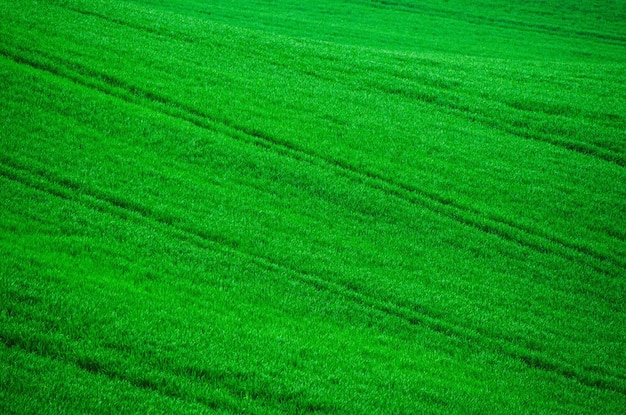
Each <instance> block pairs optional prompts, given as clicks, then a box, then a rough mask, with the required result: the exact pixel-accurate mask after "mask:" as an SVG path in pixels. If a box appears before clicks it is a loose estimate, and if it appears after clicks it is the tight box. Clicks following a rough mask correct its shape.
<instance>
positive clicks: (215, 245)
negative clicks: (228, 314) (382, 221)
mask: <svg viewBox="0 0 626 415" xmlns="http://www.w3.org/2000/svg"><path fill="white" fill-rule="evenodd" d="M0 176H3V177H5V178H7V179H9V180H12V181H14V182H17V183H21V184H22V185H25V186H27V187H31V188H34V189H37V190H39V191H42V192H45V193H48V194H51V195H53V196H56V197H59V198H61V199H64V200H68V201H72V202H76V203H81V204H83V205H84V206H87V207H89V208H91V209H95V210H97V211H100V212H102V213H105V214H111V215H114V216H117V217H121V218H123V219H125V220H133V221H137V222H148V223H149V224H150V225H151V226H153V227H155V228H160V229H162V230H164V231H165V232H167V233H169V234H170V235H172V236H174V237H176V238H178V239H180V240H181V241H182V242H185V243H190V244H192V245H195V246H197V247H198V248H200V249H212V250H219V251H222V252H225V253H228V254H233V255H236V256H239V257H242V258H245V259H246V260H247V261H249V262H250V263H253V264H255V265H257V266H259V267H260V268H261V269H265V270H267V271H269V272H270V273H271V274H278V275H286V276H289V277H291V278H293V279H295V280H297V281H299V282H300V283H302V284H304V285H308V286H311V287H314V288H315V289H317V290H324V291H327V292H330V293H332V294H334V295H338V296H341V297H343V298H345V299H346V300H348V301H351V302H354V303H357V304H360V305H362V306H363V307H367V308H370V309H371V310H374V311H376V312H379V313H382V314H387V315H390V316H392V317H395V318H398V319H401V320H403V321H405V322H407V323H408V324H409V325H411V326H422V327H424V328H426V329H428V330H432V331H434V332H437V333H440V334H443V335H445V336H448V337H452V338H456V339H459V340H461V341H463V342H466V343H469V344H473V345H478V344H482V345H486V346H488V347H489V348H490V349H492V350H494V351H496V352H498V353H502V354H505V355H507V356H509V357H510V358H513V359H516V360H519V361H521V362H523V363H524V364H526V365H527V366H528V367H529V368H534V369H539V370H543V371H548V372H553V373H556V374H558V375H560V376H563V377H566V378H569V379H575V380H577V381H578V382H580V383H582V384H584V385H586V386H589V387H593V388H600V389H606V390H611V391H616V392H619V393H622V394H626V385H625V384H624V382H623V379H622V378H621V377H620V376H619V375H614V374H607V373H605V374H604V375H602V374H600V373H596V372H593V371H589V370H579V369H577V368H576V367H574V366H572V365H570V364H569V363H566V362H564V361H558V360H556V359H553V358H550V357H548V356H546V355H545V353H542V352H540V351H536V350H531V349H529V348H526V347H524V346H519V345H517V344H515V342H512V341H510V340H507V339H506V338H498V336H497V335H495V336H494V334H492V333H487V332H484V331H481V330H476V329H473V328H471V327H468V326H462V325H459V324H456V323H450V322H447V321H445V320H443V319H440V318H438V317H434V316H432V315H431V314H429V311H428V310H427V309H423V308H418V307H414V308H409V307H406V306H401V305H398V304H395V303H394V302H392V301H390V300H379V299H376V298H373V297H371V296H369V295H367V294H364V293H361V292H359V291H357V290H354V289H352V288H349V287H346V286H344V285H342V284H338V283H336V282H333V281H329V280H327V279H325V278H324V277H321V276H319V275H315V274H313V273H311V272H307V271H303V270H299V269H296V268H293V267H291V266H289V265H285V264H281V263H279V262H277V261H276V260H274V259H272V258H270V257H265V256H260V255H256V254H252V253H249V252H246V251H244V250H242V249H240V248H239V247H238V245H237V244H236V243H235V242H233V241H230V240H228V239H226V238H224V237H222V236H219V235H212V234H211V233H210V232H208V231H205V230H200V229H196V228H193V227H190V226H188V225H186V224H184V223H183V222H181V221H179V220H178V219H177V218H175V217H173V216H171V215H167V214H165V213H161V212H157V211H155V210H153V209H151V208H149V207H147V206H143V205H141V204H139V203H135V202H131V201H127V200H124V199H121V198H119V197H117V196H114V195H111V194H108V193H106V192H103V191H101V190H95V189H91V188H88V187H86V186H82V185H80V184H77V183H75V182H73V181H72V180H70V179H66V178H62V177H58V176H56V175H55V174H54V173H52V172H50V171H47V170H45V169H44V168H42V167H38V166H36V165H35V164H34V163H29V166H28V167H26V166H24V165H21V164H20V163H18V162H16V161H14V160H11V159H9V158H8V157H6V156H3V157H0Z"/></svg>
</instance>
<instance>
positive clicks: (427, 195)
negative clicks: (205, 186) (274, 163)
mask: <svg viewBox="0 0 626 415" xmlns="http://www.w3.org/2000/svg"><path fill="white" fill-rule="evenodd" d="M29 52H30V53H31V54H35V55H36V58H35V59H33V58H29V57H26V56H24V55H20V54H19V53H16V52H10V51H7V50H6V48H5V49H2V48H0V55H4V56H5V57H7V58H9V59H11V60H13V61H15V62H17V63H19V64H23V65H27V66H30V67H32V68H35V69H38V70H42V71H44V72H47V73H51V74H53V75H56V76H58V77H61V78H64V79H67V80H70V81H72V82H74V83H77V84H79V85H82V86H84V87H87V88H89V89H93V90H96V91H98V92H101V93H104V94H106V95H108V96H111V97H114V98H117V99H121V100H123V101H125V102H128V103H131V104H135V105H139V106H142V107H147V108H150V109H152V110H154V111H156V112H159V113H162V114H164V115H167V116H170V117H173V118H176V119H179V120H182V121H185V122H189V123H191V124H193V125H195V126H197V127H199V128H202V129H208V130H210V131H214V132H217V133H221V134H225V135H226V136H229V137H231V138H233V139H235V140H239V141H242V142H245V143H248V144H252V145H255V146H258V147H261V148H264V149H267V150H269V151H273V152H275V153H277V154H280V155H282V156H285V157H288V158H291V159H294V160H296V161H299V162H303V163H307V164H310V165H315V166H318V167H320V168H330V169H331V170H334V171H335V172H336V173H338V174H339V175H341V176H343V177H346V178H348V179H350V180H353V181H356V182H358V183H363V184H366V185H368V186H370V187H371V188H373V189H376V190H379V191H382V192H383V193H385V194H388V195H390V196H392V197H395V198H398V199H400V200H403V201H405V202H408V203H410V204H415V205H418V206H422V207H424V208H426V209H428V210H430V211H432V212H434V213H436V214H439V215H441V216H443V217H446V218H448V219H451V220H454V221H456V222H458V223H461V224H463V225H466V226H468V227H470V228H473V229H476V230H478V231H482V232H484V233H487V234H491V235H494V236H496V237H499V238H501V239H504V240H507V241H509V242H513V243H516V244H518V245H521V246H524V247H527V248H530V249H532V250H535V251H537V252H540V253H552V254H554V255H557V256H559V257H561V258H563V259H566V260H568V261H574V262H578V263H583V264H585V265H587V266H590V267H591V268H592V269H594V270H595V271H597V272H600V273H602V274H604V275H607V276H609V277H612V276H615V275H621V273H622V272H623V271H624V269H626V263H625V262H624V261H622V260H620V259H619V258H615V257H613V256H611V255H609V254H606V253H602V252H598V251H596V250H593V249H592V248H590V247H588V246H584V245H580V244H574V243H569V242H568V241H566V240H565V239H563V238H562V237H558V236H556V235H549V234H546V233H544V232H541V231H538V230H536V229H534V228H531V227H529V226H525V225H522V224H518V223H515V222H514V221H511V220H509V219H507V218H502V217H500V216H497V215H494V214H492V213H488V212H481V211H479V210H477V209H474V208H472V207H470V206H463V205H461V204H459V203H457V202H456V201H454V200H452V199H450V198H446V197H443V196H441V195H438V194H437V193H434V192H429V191H426V190H424V189H419V188H416V187H414V186H410V185H407V184H404V183H397V182H394V181H393V180H389V179H388V178H386V177H384V176H383V175H381V174H379V173H376V172H372V171H367V170H359V169H357V168H356V167H354V166H352V165H351V164H350V163H349V162H347V161H343V160H339V159H333V158H331V157H328V156H324V155H320V154H318V153H316V152H314V151H311V150H308V149H306V148H301V147H299V146H297V145H295V144H293V143H290V142H288V141H285V140H280V139H276V138H274V137H271V136H269V135H267V134H265V133H263V132H261V131H258V130H255V129H250V128H247V127H242V126H238V125H235V124H233V123H232V122H229V121H227V120H216V119H214V118H211V117H209V116H207V115H206V114H203V113H202V112H200V111H198V110H196V109H194V108H192V107H189V106H187V105H184V104H181V103H178V102H176V101H172V100H170V99H167V98H165V97H162V96H159V95H157V94H155V93H153V92H150V91H147V90H145V89H141V88H137V87H135V86H133V85H130V84H128V83H126V82H124V81H121V80H119V79H116V78H113V77H111V76H109V75H106V74H101V73H99V72H95V71H93V70H90V69H88V68H85V67H83V66H82V65H79V64H77V63H72V64H71V66H70V64H69V63H66V62H64V61H63V60H62V59H60V58H55V57H50V56H47V55H45V54H42V53H39V52H34V51H26V53H29ZM37 55H38V56H37ZM37 58H39V59H37ZM51 60H52V61H54V63H53V62H50V61H51ZM70 67H71V68H72V69H69V68H70Z"/></svg>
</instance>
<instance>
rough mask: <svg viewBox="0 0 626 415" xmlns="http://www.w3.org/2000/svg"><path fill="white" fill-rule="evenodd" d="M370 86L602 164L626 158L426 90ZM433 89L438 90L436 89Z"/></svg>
mask: <svg viewBox="0 0 626 415" xmlns="http://www.w3.org/2000/svg"><path fill="white" fill-rule="evenodd" d="M370 86H371V87H373V88H375V89H377V90H378V91H381V92H383V93H386V94H392V95H400V96H404V97H406V98H408V99H411V100H416V101H419V102H422V103H424V104H427V105H432V106H434V107H436V108H439V109H443V110H447V111H451V112H453V113H454V115H456V116H458V117H460V118H463V119H466V120H469V121H472V122H478V123H480V124H482V125H484V126H486V127H489V128H495V129H498V130H500V131H503V132H505V133H507V134H511V135H513V136H515V137H518V138H521V139H523V140H530V141H537V142H541V143H546V144H551V145H553V146H556V147H560V148H562V149H565V150H568V151H573V152H576V153H579V154H583V155H586V156H591V157H594V158H597V159H599V160H602V161H605V162H609V163H614V164H617V165H618V166H620V167H624V166H626V159H625V158H624V156H623V155H622V154H618V153H615V152H614V151H612V150H610V149H608V148H605V147H603V146H601V145H597V144H590V143H585V142H581V141H568V140H565V139H561V138H558V137H554V136H551V135H549V134H547V133H537V132H536V133H534V134H530V133H529V132H525V131H522V130H520V128H519V127H516V126H515V125H512V124H510V123H505V122H498V121H497V120H496V119H494V118H493V117H491V116H489V115H486V114H484V113H483V112H482V111H480V110H479V109H478V108H480V107H470V106H468V105H464V104H461V103H455V102H452V101H450V100H446V99H444V98H442V94H432V93H430V91H427V90H423V91H416V90H408V89H401V88H389V87H385V86H383V85H380V84H375V83H371V84H370ZM427 87H428V86H427ZM437 90H438V91H441V90H442V89H441V88H438V89H437ZM468 96H469V95H467V94H465V97H468Z"/></svg>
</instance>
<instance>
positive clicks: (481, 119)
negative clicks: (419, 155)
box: [63, 2, 626, 167]
mask: <svg viewBox="0 0 626 415" xmlns="http://www.w3.org/2000/svg"><path fill="white" fill-rule="evenodd" d="M383 3H384V4H385V5H387V6H389V5H393V6H394V7H395V6H400V5H401V4H400V3H397V2H383ZM402 6H403V7H410V8H411V10H413V9H419V7H418V6H416V5H412V4H410V5H407V4H405V5H402ZM63 9H65V10H69V11H71V12H74V13H77V14H81V15H83V16H89V17H95V18H97V19H101V20H104V21H107V22H109V23H113V24H115V25H120V26H124V27H128V28H130V29H133V30H138V31H141V32H146V33H149V34H152V35H157V36H162V37H166V38H170V39H173V40H176V41H178V42H183V43H188V44H194V43H195V40H194V38H193V37H192V36H190V35H189V34H187V33H185V32H181V31H175V30H172V29H171V28H170V27H168V28H167V29H162V30H159V29H157V28H154V27H150V26H146V25H141V24H138V23H134V22H130V21H128V20H122V19H119V18H113V17H111V16H107V15H105V14H102V13H98V12H96V11H93V10H90V11H87V10H84V9H78V8H75V7H71V6H69V5H64V6H63ZM428 11H429V12H433V9H431V8H429V9H428ZM479 20H480V23H484V21H483V20H484V18H482V17H481V18H479ZM487 20H488V21H490V22H491V21H492V20H493V19H487ZM477 22H478V21H477ZM509 23H515V24H520V25H522V26H524V27H526V26H528V27H534V26H537V27H541V25H532V24H526V23H522V22H509ZM502 27H506V26H502ZM544 29H545V28H544ZM552 29H555V28H552ZM557 29H558V28H557ZM553 31H555V32H559V33H560V32H561V30H560V29H559V30H553ZM563 33H564V32H563ZM620 39H621V38H620ZM622 41H623V42H624V45H625V46H626V38H623V39H622ZM334 69H335V70H337V69H338V68H336V67H335V68H334ZM308 74H309V76H314V77H319V76H320V75H319V74H317V73H313V72H311V71H309V72H308ZM386 75H387V76H391V77H392V78H396V76H395V75H394V74H391V73H388V74H386ZM326 76H327V75H326ZM322 77H323V76H322ZM326 80H327V81H331V82H333V84H337V83H339V84H343V85H348V86H350V88H352V89H362V90H368V89H371V88H374V89H375V90H378V91H380V92H382V93H385V94H391V95H400V96H403V97H405V98H407V99H410V100H417V101H420V102H422V103H425V104H429V105H433V106H436V107H438V108H442V109H444V110H447V111H452V112H453V113H454V114H455V115H456V116H459V117H461V118H464V119H467V120H471V121H472V122H476V123H480V124H482V125H485V126H486V127H488V128H495V129H498V130H500V131H503V132H505V133H507V134H511V135H513V136H515V137H518V138H520V139H523V140H532V141H538V142H542V143H547V144H551V145H554V146H557V147H560V148H563V149H566V150H569V151H573V152H577V153H580V154H585V155H588V156H591V157H596V158H598V159H600V160H604V161H608V162H610V163H615V164H617V165H619V166H622V167H624V166H626V159H625V158H624V155H623V154H622V153H620V152H616V151H614V150H613V149H611V148H610V147H609V146H608V145H607V146H604V145H602V143H589V142H583V141H580V140H574V139H567V138H565V137H562V136H561V134H553V133H549V132H545V131H538V130H537V129H535V130H533V131H532V132H530V131H529V129H528V128H527V127H528V126H527V125H526V124H525V122H521V123H520V122H513V123H512V122H510V120H500V119H497V118H494V117H493V115H492V114H489V113H485V112H484V111H483V110H482V107H481V106H476V105H471V104H468V103H466V102H463V101H464V100H467V99H469V98H470V97H469V96H466V95H467V94H466V93H464V92H462V91H461V90H459V89H455V90H454V91H453V95H451V92H450V91H448V90H447V89H448V88H447V85H445V84H441V83H440V82H433V81H432V80H429V79H425V78H424V79H420V82H418V83H421V85H420V86H422V87H424V86H425V87H426V88H424V89H421V88H419V89H416V88H407V87H406V85H407V84H406V82H405V81H406V80H403V79H398V80H397V82H393V83H392V84H391V85H392V86H389V85H385V84H382V83H380V82H372V81H370V80H368V81H367V82H365V83H364V84H355V83H344V82H342V81H341V80H339V79H337V78H328V77H327V79H326ZM411 81H412V82H413V81H415V79H414V78H412V79H411ZM398 85H399V86H398ZM433 91H436V92H433ZM461 96H463V99H460V97H461ZM504 104H505V106H508V107H509V108H514V107H511V106H510V105H508V104H506V103H504ZM515 109H517V110H519V108H515ZM533 111H536V109H533ZM203 116H204V117H207V115H203ZM218 122H223V123H227V121H225V120H221V121H218ZM229 126H232V125H230V124H229ZM236 128H239V129H241V127H236Z"/></svg>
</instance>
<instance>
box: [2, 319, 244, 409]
mask: <svg viewBox="0 0 626 415" xmlns="http://www.w3.org/2000/svg"><path fill="white" fill-rule="evenodd" d="M33 341H34V342H35V343H36V344H33ZM0 343H3V344H4V345H5V346H6V347H8V348H10V349H19V350H21V351H22V352H24V353H27V354H31V355H35V356H39V357H42V358H46V359H49V360H52V361H57V362H61V363H64V364H67V365H72V366H74V367H76V368H78V369H80V370H82V371H85V372H87V373H89V374H91V375H94V376H103V377H105V378H107V379H110V380H113V381H118V382H125V383H128V384H130V385H132V386H133V387H135V388H137V389H142V390H146V391H149V392H154V393H157V394H159V395H162V396H165V397H168V398H171V399H174V400H176V401H183V402H189V403H195V404H198V405H201V406H203V407H206V408H210V409H212V410H229V411H233V410H236V409H237V408H236V407H235V406H234V405H233V404H231V403H229V402H226V401H225V400H223V399H221V400H219V401H217V397H216V400H211V399H209V398H207V397H205V396H202V395H197V394H193V395H186V394H185V393H182V392H181V391H180V390H176V389H180V386H178V385H177V386H172V385H171V383H170V382H162V383H161V384H159V383H158V382H157V381H155V380H153V379H148V378H146V377H141V375H140V377H133V376H128V375H125V374H124V373H123V372H122V371H120V370H119V369H116V368H108V367H106V365H105V364H102V363H100V362H98V361H95V360H93V359H89V358H81V357H80V356H75V357H70V356H72V355H73V353H72V352H71V351H70V350H66V352H65V353H61V352H59V351H56V350H55V349H61V350H63V349H69V346H68V345H66V344H64V343H61V342H60V341H56V342H55V341H54V340H53V339H46V338H45V337H44V336H43V335H41V334H34V335H32V336H30V337H29V339H28V340H24V339H22V338H21V337H20V336H10V335H7V334H5V333H2V331H0ZM179 376H180V375H179ZM177 380H178V379H177ZM164 385H165V386H164Z"/></svg>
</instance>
